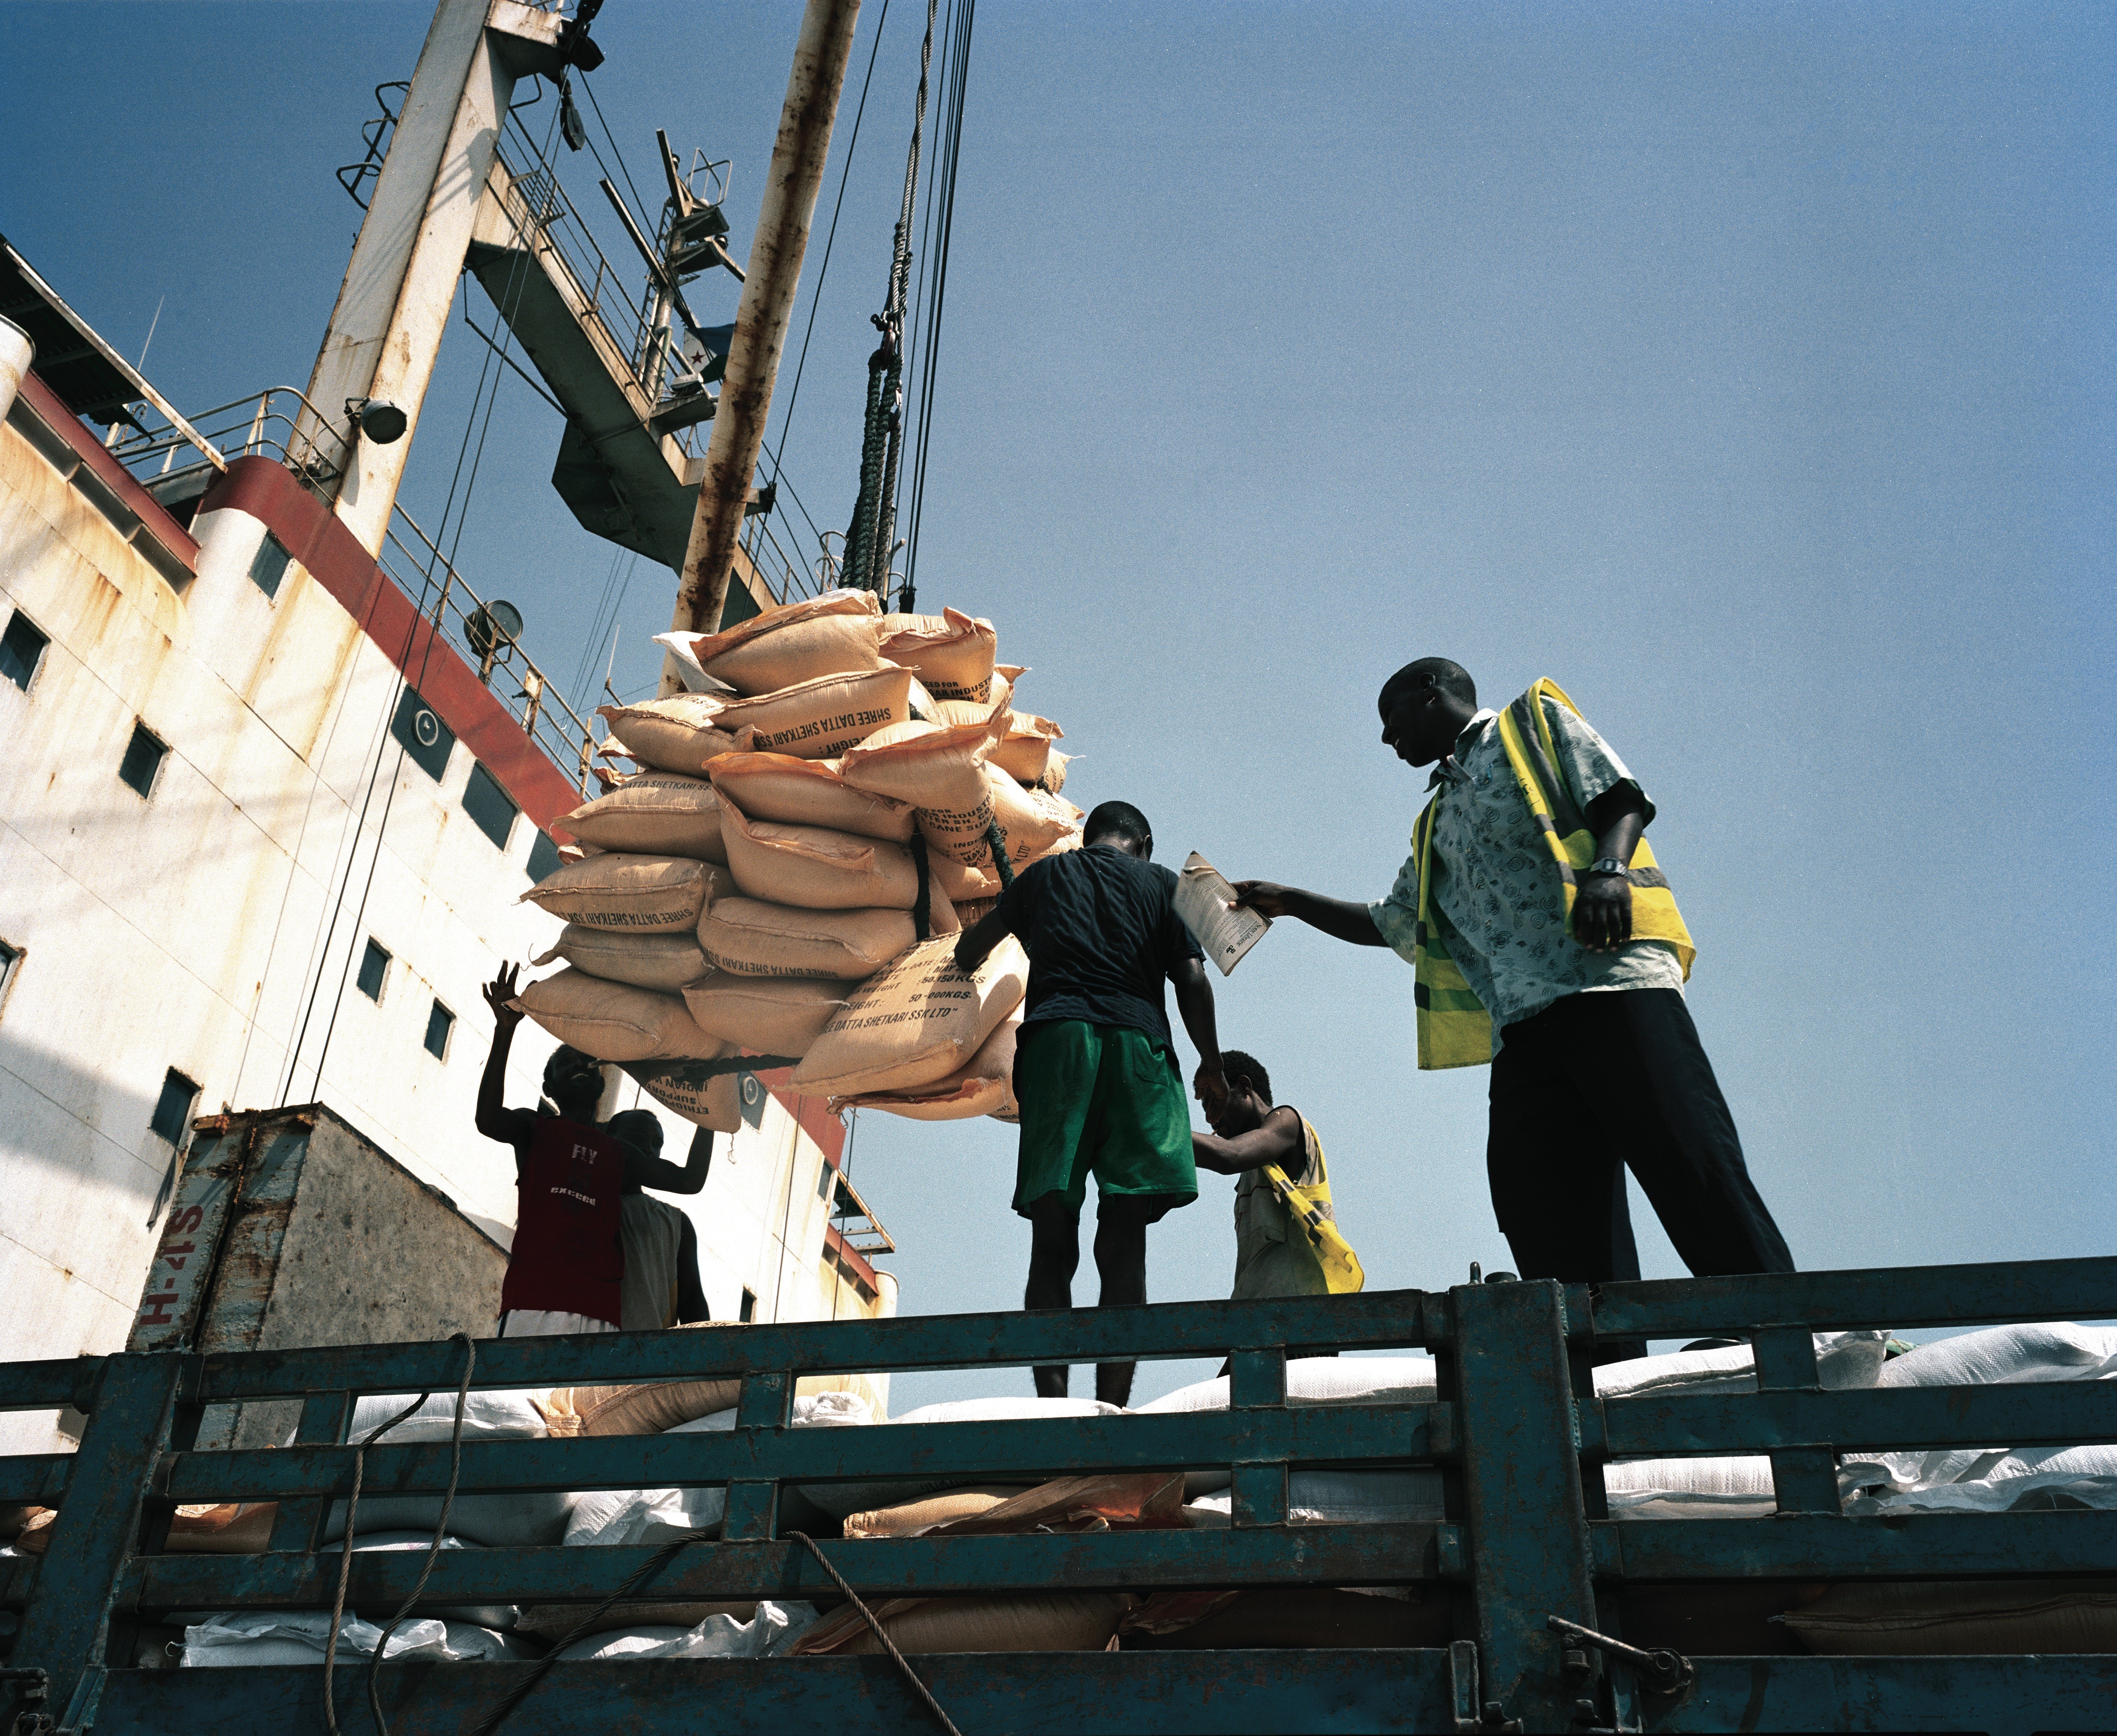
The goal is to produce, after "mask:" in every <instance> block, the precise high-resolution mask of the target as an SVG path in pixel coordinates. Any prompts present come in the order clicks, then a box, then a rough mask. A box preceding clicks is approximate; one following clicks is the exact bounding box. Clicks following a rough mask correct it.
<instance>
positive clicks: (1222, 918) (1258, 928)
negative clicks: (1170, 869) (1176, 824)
mask: <svg viewBox="0 0 2117 1736" xmlns="http://www.w3.org/2000/svg"><path fill="white" fill-rule="evenodd" d="M1234 903H1235V889H1234V887H1233V886H1231V885H1229V884H1228V882H1227V881H1226V880H1225V879H1224V878H1223V877H1222V876H1221V874H1220V870H1218V869H1216V868H1215V867H1214V866H1213V865H1212V864H1211V862H1209V861H1206V858H1205V857H1204V856H1201V855H1199V853H1198V852H1197V851H1196V850H1193V851H1192V852H1191V854H1190V855H1189V856H1186V857H1185V858H1184V861H1183V873H1181V874H1179V875H1177V876H1176V914H1177V915H1178V916H1181V917H1183V926H1185V927H1186V928H1188V929H1189V930H1191V932H1192V935H1195V936H1196V937H1197V942H1198V944H1199V945H1200V946H1201V947H1202V948H1203V949H1205V953H1206V957H1207V958H1210V959H1211V960H1212V961H1213V963H1215V964H1217V965H1218V966H1220V974H1221V975H1222V976H1223V977H1225V976H1228V975H1229V974H1230V973H1232V972H1234V967H1236V966H1237V965H1238V964H1240V963H1242V960H1243V953H1247V952H1248V950H1249V949H1251V948H1252V947H1253V946H1255V945H1256V944H1257V942H1258V941H1260V940H1263V939H1264V933H1265V930H1266V929H1268V928H1270V927H1271V921H1270V920H1269V919H1268V918H1266V917H1264V916H1259V915H1258V914H1257V912H1255V911H1253V910H1237V909H1236V908H1235V907H1234Z"/></svg>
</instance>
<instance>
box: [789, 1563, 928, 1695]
mask: <svg viewBox="0 0 2117 1736" xmlns="http://www.w3.org/2000/svg"><path fill="white" fill-rule="evenodd" d="M786 1535H787V1537H788V1539H789V1540H791V1541H792V1542H795V1543H799V1544H805V1545H806V1546H807V1548H808V1551H809V1554H811V1555H813V1556H814V1557H815V1558H816V1563H817V1565H818V1566H819V1567H822V1568H823V1571H824V1572H826V1573H828V1574H829V1575H830V1576H831V1579H832V1581H833V1584H835V1585H836V1586H837V1588H838V1589H839V1590H840V1591H842V1592H844V1593H845V1595H846V1601H847V1602H848V1603H850V1604H851V1605H852V1606H853V1608H854V1609H856V1610H858V1611H859V1612H860V1619H861V1620H862V1621H864V1622H865V1623H867V1625H868V1628H869V1631H870V1632H873V1633H874V1637H875V1638H876V1639H877V1640H878V1641H880V1642H881V1646H882V1649H883V1651H886V1652H888V1654H889V1655H890V1658H891V1660H892V1661H893V1662H894V1663H895V1664H896V1665H897V1668H898V1669H901V1670H902V1671H903V1672H904V1679H905V1680H906V1681H907V1682H909V1683H911V1686H912V1688H913V1689H914V1690H915V1691H916V1692H917V1693H918V1696H919V1698H920V1701H921V1702H922V1703H923V1704H924V1705H925V1708H926V1710H927V1711H929V1712H931V1713H932V1714H933V1715H934V1717H935V1718H937V1719H939V1720H940V1724H941V1728H942V1729H944V1730H946V1731H947V1732H948V1736H963V1733H962V1731H961V1730H959V1729H957V1728H956V1726H955V1723H954V1721H953V1720H952V1719H951V1718H950V1717H949V1716H948V1714H947V1713H946V1712H944V1711H942V1710H941V1702H940V1701H938V1700H936V1699H935V1698H934V1691H933V1690H932V1689H931V1688H928V1687H927V1685H926V1684H925V1683H924V1682H922V1681H920V1679H919V1673H918V1671H916V1669H913V1668H912V1667H911V1662H910V1660H908V1659H906V1656H905V1655H904V1654H903V1653H902V1652H901V1651H898V1650H897V1641H894V1640H892V1638H890V1637H889V1635H888V1633H887V1632H884V1631H883V1625H882V1623H880V1622H879V1621H877V1620H876V1619H875V1618H874V1611H873V1610H872V1609H869V1608H868V1606H867V1605H866V1604H865V1603H864V1602H862V1601H861V1599H860V1593H859V1592H857V1591H854V1590H853V1588H852V1587H851V1586H849V1585H847V1584H846V1577H845V1575H844V1574H842V1573H841V1572H839V1571H838V1570H837V1567H833V1565H832V1563H831V1558H830V1557H828V1555H826V1554H824V1553H823V1545H822V1544H819V1543H818V1542H817V1541H816V1540H815V1539H814V1538H813V1537H811V1536H810V1535H809V1534H808V1533H807V1532H806V1531H789V1532H788V1533H787V1534H786Z"/></svg>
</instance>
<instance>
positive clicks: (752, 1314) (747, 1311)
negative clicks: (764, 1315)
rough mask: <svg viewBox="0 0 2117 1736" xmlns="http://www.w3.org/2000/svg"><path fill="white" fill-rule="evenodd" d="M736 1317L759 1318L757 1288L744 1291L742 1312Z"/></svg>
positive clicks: (742, 1318)
mask: <svg viewBox="0 0 2117 1736" xmlns="http://www.w3.org/2000/svg"><path fill="white" fill-rule="evenodd" d="M736 1318H738V1319H741V1320H754V1319H755V1318H757V1292H756V1291H755V1290H748V1289H745V1290H744V1291H743V1293H742V1312H741V1314H739V1315H737V1316H736Z"/></svg>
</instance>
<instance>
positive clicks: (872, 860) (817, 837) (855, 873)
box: [722, 800, 919, 910]
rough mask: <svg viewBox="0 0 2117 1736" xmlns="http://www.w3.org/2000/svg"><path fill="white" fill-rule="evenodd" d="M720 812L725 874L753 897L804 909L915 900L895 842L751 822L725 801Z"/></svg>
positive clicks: (912, 876) (904, 906) (913, 876)
mask: <svg viewBox="0 0 2117 1736" xmlns="http://www.w3.org/2000/svg"><path fill="white" fill-rule="evenodd" d="M722 815H723V818H724V820H725V821H726V838H727V847H728V871H729V872H730V873H731V874H732V875H734V876H735V883H736V885H737V886H738V887H739V888H740V889H741V890H742V891H743V892H745V893H747V894H748V895H749V897H751V898H770V899H772V900H773V902H774V903H780V904H793V905H797V906H799V907H800V908H802V909H804V910H910V909H911V908H912V907H913V906H914V905H915V904H916V903H917V902H918V898H919V870H917V868H916V867H915V866H913V863H912V861H911V852H910V851H909V850H908V849H906V847H904V846H903V845H902V844H892V843H887V842H886V841H884V840H883V839H881V838H860V837H856V835H855V834H853V833H851V832H833V831H831V830H829V829H827V828H825V827H823V826H800V825H788V824H785V823H783V822H782V821H778V820H751V819H749V817H748V816H746V815H745V814H744V813H743V812H742V810H740V808H738V807H737V806H736V804H735V803H734V801H732V800H730V801H726V803H725V804H724V805H723V806H722Z"/></svg>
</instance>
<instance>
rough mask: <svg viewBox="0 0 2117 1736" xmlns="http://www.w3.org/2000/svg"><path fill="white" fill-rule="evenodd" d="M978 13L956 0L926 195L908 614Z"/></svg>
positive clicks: (969, 0)
mask: <svg viewBox="0 0 2117 1736" xmlns="http://www.w3.org/2000/svg"><path fill="white" fill-rule="evenodd" d="M976 14H977V0H956V30H955V38H954V41H953V43H952V45H951V48H950V51H949V61H950V64H949V66H948V68H947V74H948V76H949V77H950V78H952V80H953V81H954V83H953V85H952V91H951V92H950V93H948V95H944V98H943V101H944V104H945V105H946V106H947V107H948V111H949V113H948V126H947V129H946V131H945V133H944V135H943V143H942V146H941V164H940V168H939V170H938V172H937V173H936V174H935V177H934V187H933V191H932V192H930V193H929V195H928V196H927V199H928V207H927V208H928V212H929V215H931V214H932V212H933V210H934V205H935V203H936V202H937V201H938V203H939V207H940V217H939V234H938V238H937V242H936V245H935V247H934V252H933V278H932V281H933V297H932V300H931V302H930V303H929V306H928V307H927V308H926V341H925V352H924V356H923V359H922V361H921V363H920V373H919V381H918V386H919V415H918V430H919V436H918V437H919V455H918V458H917V459H916V464H915V465H914V469H913V475H912V481H911V514H910V517H909V519H908V524H909V534H908V537H907V538H906V549H905V557H904V588H903V592H902V596H901V598H899V607H901V608H902V610H903V612H905V613H906V614H910V613H911V612H913V610H914V607H915V606H916V603H917V600H918V590H917V577H918V565H919V528H920V519H921V515H923V513H924V511H925V506H926V459H927V456H928V454H929V450H931V446H932V441H933V432H934V370H935V366H936V363H937V361H938V359H939V354H940V348H941V312H942V307H943V302H944V300H945V298H946V297H947V293H948V245H949V242H950V240H951V238H952V236H953V234H954V232H955V221H956V169H957V164H958V163H959V161H960V160H961V159H962V148H963V96H964V92H965V90H966V88H967V86H968V85H969V81H970V70H971V64H970V62H971V25H972V24H973V23H974V22H975V18H976ZM951 98H952V100H951Z"/></svg>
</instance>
